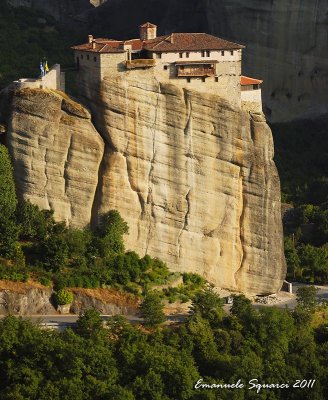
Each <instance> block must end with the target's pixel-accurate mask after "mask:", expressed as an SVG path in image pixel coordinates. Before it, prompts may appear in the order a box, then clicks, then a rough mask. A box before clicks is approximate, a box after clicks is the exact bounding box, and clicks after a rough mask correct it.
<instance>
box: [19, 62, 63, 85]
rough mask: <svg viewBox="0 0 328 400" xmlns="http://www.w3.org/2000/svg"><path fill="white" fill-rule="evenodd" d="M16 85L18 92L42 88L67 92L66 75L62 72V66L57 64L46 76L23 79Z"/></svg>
mask: <svg viewBox="0 0 328 400" xmlns="http://www.w3.org/2000/svg"><path fill="white" fill-rule="evenodd" d="M14 84H15V87H16V88H17V89H18V90H20V89H24V88H31V89H37V88H41V89H54V90H62V91H65V75H64V73H62V72H61V71H60V65H59V64H55V65H54V66H53V67H52V68H51V69H50V71H49V72H48V73H47V74H46V75H45V76H43V77H40V78H39V79H26V78H22V79H19V80H17V81H14Z"/></svg>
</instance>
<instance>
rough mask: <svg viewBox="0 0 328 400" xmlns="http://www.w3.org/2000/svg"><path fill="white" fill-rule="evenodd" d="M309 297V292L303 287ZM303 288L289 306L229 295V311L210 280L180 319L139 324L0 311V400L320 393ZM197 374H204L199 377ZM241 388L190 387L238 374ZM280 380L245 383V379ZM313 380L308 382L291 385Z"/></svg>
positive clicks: (318, 345)
mask: <svg viewBox="0 0 328 400" xmlns="http://www.w3.org/2000/svg"><path fill="white" fill-rule="evenodd" d="M308 295H310V297H311V294H308ZM308 297H309V296H303V300H304V301H303V302H300V306H298V307H297V308H296V310H295V311H293V312H291V311H288V310H282V309H277V308H261V309H260V310H259V311H257V310H255V309H254V308H253V307H252V306H251V304H250V302H249V300H247V299H246V298H245V297H243V296H236V297H235V301H234V304H233V307H232V310H231V314H230V315H226V314H225V313H224V312H223V310H222V301H221V299H219V298H218V297H217V295H215V294H214V293H213V292H212V291H211V290H210V289H208V290H205V291H203V292H201V293H199V294H198V296H197V297H196V298H195V299H194V302H193V308H192V312H191V314H190V316H189V317H188V319H187V321H186V323H184V324H180V325H175V326H171V327H165V326H163V327H161V328H153V329H149V328H148V329H147V330H145V329H144V328H143V327H142V326H132V325H131V324H130V323H128V322H126V321H125V320H124V318H122V317H113V318H110V319H109V321H108V323H107V324H106V326H104V325H103V323H102V320H101V318H100V317H99V315H98V314H97V312H95V311H93V310H90V311H87V312H86V313H85V314H84V315H81V316H80V319H79V321H78V323H77V326H76V328H75V329H74V330H71V329H66V330H65V331H64V332H62V333H60V332H54V331H48V330H44V329H40V328H38V327H37V326H34V325H33V324H32V323H30V322H28V321H23V320H22V319H17V318H15V317H11V316H8V317H6V318H5V319H3V320H2V321H1V322H0V374H1V381H0V397H1V399H3V400H9V399H10V400H11V399H12V400H42V399H46V400H57V399H58V400H59V399H60V400H66V399H67V400H82V399H83V400H89V399H90V400H133V399H136V400H187V399H190V400H205V399H206V400H215V399H221V400H237V399H257V400H260V399H263V400H264V399H266V400H269V399H270V400H276V399H279V400H280V399H281V400H309V399H311V400H323V399H325V398H327V396H328V389H327V388H328V381H327V379H328V365H327V359H328V334H327V327H325V326H323V325H322V326H315V324H314V321H315V320H314V316H315V315H316V313H318V312H319V311H317V312H314V310H315V307H316V306H315V305H314V306H313V305H311V307H308V305H309V301H308V300H307V299H308ZM200 379H202V380H203V381H199V380H200ZM239 379H240V380H241V383H242V384H243V385H244V387H243V388H240V389H227V388H220V389H202V388H198V389H196V388H195V384H196V383H197V382H199V385H200V383H203V384H205V383H206V384H213V383H215V384H220V383H230V384H232V383H236V382H237V381H238V380H239ZM251 379H257V380H258V383H261V384H277V383H280V384H283V383H288V384H289V387H288V388H280V389H264V388H262V389H260V390H259V392H258V393H257V390H258V388H253V389H252V390H249V387H250V386H251V385H250V384H249V381H250V380H251ZM297 380H300V381H303V380H304V382H306V383H307V382H309V381H310V380H315V383H314V385H313V387H312V388H307V387H306V388H303V389H301V388H293V384H295V383H296V382H297Z"/></svg>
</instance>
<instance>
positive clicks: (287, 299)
mask: <svg viewBox="0 0 328 400" xmlns="http://www.w3.org/2000/svg"><path fill="white" fill-rule="evenodd" d="M301 286H306V284H303V283H297V282H296V283H293V294H288V293H284V292H280V293H279V294H278V297H279V298H281V299H282V301H280V302H279V303H277V304H274V306H277V307H280V308H284V307H286V306H287V307H288V308H290V309H294V308H295V307H296V305H297V302H296V292H297V289H298V288H299V287H301ZM315 286H316V287H317V288H318V293H317V297H318V299H320V300H326V301H328V286H318V285H315ZM262 306H265V307H271V306H272V305H270V304H259V303H254V307H256V308H259V307H262ZM223 308H224V310H225V311H226V312H229V311H230V308H231V305H230V304H229V305H228V304H226V305H224V306H223ZM3 317H4V315H0V318H3ZM101 317H102V319H103V320H104V321H106V320H108V319H109V318H110V317H111V315H101ZM23 318H25V319H30V320H32V321H35V322H39V323H40V324H43V325H45V326H48V327H50V328H51V327H52V328H54V329H59V330H62V329H65V328H67V327H73V326H75V324H76V321H77V319H78V318H79V316H78V315H74V314H69V315H59V314H54V315H28V316H26V315H24V316H23ZM125 318H126V319H127V320H128V321H130V322H131V323H132V324H138V323H140V322H142V318H139V317H137V316H136V315H125ZM186 318H187V315H186V314H175V315H169V316H168V321H169V322H171V323H174V322H182V321H184V320H186Z"/></svg>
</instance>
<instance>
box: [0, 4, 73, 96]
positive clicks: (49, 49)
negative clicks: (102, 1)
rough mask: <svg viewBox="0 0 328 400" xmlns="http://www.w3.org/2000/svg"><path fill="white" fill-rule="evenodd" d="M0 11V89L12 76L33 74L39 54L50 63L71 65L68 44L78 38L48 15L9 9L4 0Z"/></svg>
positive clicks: (32, 76) (36, 74) (35, 71)
mask: <svg viewBox="0 0 328 400" xmlns="http://www.w3.org/2000/svg"><path fill="white" fill-rule="evenodd" d="M0 10H1V11H0V32H1V35H0V90H1V89H2V88H3V87H4V86H6V85H7V84H8V83H10V82H11V81H13V80H15V79H19V78H34V77H37V76H38V75H39V74H40V70H39V65H40V60H41V59H42V58H43V57H45V58H47V59H48V63H49V65H50V66H51V65H53V64H54V63H60V64H63V65H69V64H72V60H73V59H72V54H71V51H70V46H71V45H72V44H74V43H78V42H79V40H80V38H79V37H78V36H76V34H74V33H72V32H71V31H69V30H68V29H67V28H65V29H63V28H62V27H61V26H60V25H58V24H57V23H56V22H55V20H54V19H53V18H52V17H51V16H49V15H45V14H43V13H40V12H36V11H33V10H30V9H28V8H22V7H20V8H12V7H10V6H8V5H7V2H6V1H5V0H0Z"/></svg>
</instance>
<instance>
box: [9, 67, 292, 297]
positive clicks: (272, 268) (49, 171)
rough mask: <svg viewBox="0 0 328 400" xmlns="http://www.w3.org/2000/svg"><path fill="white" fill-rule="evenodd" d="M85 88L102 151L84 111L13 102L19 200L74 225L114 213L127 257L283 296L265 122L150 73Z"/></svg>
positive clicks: (39, 97) (20, 98)
mask: <svg viewBox="0 0 328 400" xmlns="http://www.w3.org/2000/svg"><path fill="white" fill-rule="evenodd" d="M84 85H85V86H84V93H85V96H86V97H88V96H90V97H89V98H88V101H89V104H90V107H91V108H92V113H93V121H94V124H95V126H96V128H97V131H98V132H100V133H101V135H102V137H103V139H104V142H105V150H103V140H102V139H101V138H100V136H99V134H98V133H97V131H96V129H95V128H94V127H93V125H92V123H91V122H90V116H89V114H88V112H87V111H86V110H85V109H84V108H83V107H81V106H79V105H77V104H76V103H74V102H71V101H67V100H66V99H65V98H63V97H62V96H61V95H60V94H58V93H54V92H45V91H41V90H25V91H21V92H18V93H16V94H14V95H13V100H12V106H11V108H10V110H9V111H7V122H6V126H7V132H6V140H7V144H8V146H9V149H10V151H11V154H12V156H13V160H14V168H15V177H16V180H17V184H18V188H19V191H20V194H21V195H22V196H24V197H25V198H28V199H30V200H31V201H32V202H34V203H36V204H38V205H39V206H41V207H43V208H49V207H51V208H53V209H54V210H55V215H56V217H57V219H62V220H66V221H67V222H69V223H70V224H72V225H75V226H83V225H85V224H87V223H88V222H89V220H90V216H91V214H92V218H93V221H94V222H96V221H97V217H98V216H99V215H100V214H101V213H104V212H106V211H108V210H111V209H117V210H118V211H119V212H120V213H121V215H122V217H123V218H124V219H125V220H126V221H127V222H128V224H129V226H130V234H129V235H128V237H127V238H126V247H127V248H128V249H133V250H135V251H137V252H138V253H139V254H141V255H144V254H145V253H148V254H150V255H152V256H154V257H159V258H161V259H163V260H164V261H166V262H167V263H168V265H169V267H170V268H171V269H172V270H174V271H189V272H197V273H199V274H201V275H203V276H204V277H206V278H207V279H208V280H209V281H210V282H212V283H214V284H215V285H217V286H221V287H226V288H230V289H233V290H240V291H244V292H247V293H250V294H265V293H272V292H275V291H277V290H279V288H280V286H281V283H282V280H283V278H284V275H285V261H284V256H283V243H282V224H281V215H280V187H279V178H278V175H277V171H276V167H275V164H274V162H273V160H272V157H273V143H272V137H271V132H270V129H269V127H268V126H267V124H266V122H265V119H264V117H263V115H262V114H249V113H246V112H243V111H241V110H240V109H235V108H233V107H232V106H231V105H230V104H229V103H227V102H226V101H225V100H223V99H221V98H219V97H218V96H216V95H209V94H204V93H202V94H200V93H199V92H194V91H191V90H187V89H182V88H178V87H176V86H174V85H172V84H170V83H160V82H158V81H157V80H156V79H154V78H152V77H151V76H150V75H149V76H147V74H146V76H144V77H142V76H141V75H140V76H137V75H133V74H130V77H129V78H127V79H125V80H124V81H123V80H121V79H120V78H115V79H114V78H112V79H106V78H105V79H104V80H103V82H102V87H101V88H100V89H99V88H96V87H94V86H92V85H91V84H89V83H88V82H84ZM97 90H100V91H99V92H97ZM94 99H97V101H95V102H94V101H93V100H94ZM101 160H102V162H101V165H100V168H99V174H98V167H99V164H100V161H101ZM98 176H99V179H98ZM96 187H97V190H96Z"/></svg>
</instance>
